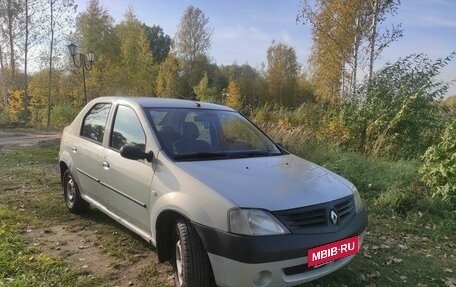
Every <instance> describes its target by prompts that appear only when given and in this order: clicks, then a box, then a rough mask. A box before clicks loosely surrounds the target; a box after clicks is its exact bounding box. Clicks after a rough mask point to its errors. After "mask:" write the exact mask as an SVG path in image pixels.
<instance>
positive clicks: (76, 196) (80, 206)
mask: <svg viewBox="0 0 456 287" xmlns="http://www.w3.org/2000/svg"><path fill="white" fill-rule="evenodd" d="M63 198H64V199H65V205H66V207H67V208H68V209H69V210H70V211H71V212H72V213H76V214H78V213H83V212H85V211H87V210H88V209H89V207H90V205H89V203H88V202H87V201H85V200H84V199H82V197H81V194H80V193H79V188H78V185H77V184H76V181H75V180H74V178H73V175H72V174H71V172H70V170H68V169H67V170H66V171H65V173H64V174H63Z"/></svg>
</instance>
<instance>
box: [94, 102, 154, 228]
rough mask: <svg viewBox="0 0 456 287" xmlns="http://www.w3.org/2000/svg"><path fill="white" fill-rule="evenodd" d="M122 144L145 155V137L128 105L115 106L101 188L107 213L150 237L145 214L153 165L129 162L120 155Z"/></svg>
mask: <svg viewBox="0 0 456 287" xmlns="http://www.w3.org/2000/svg"><path fill="white" fill-rule="evenodd" d="M125 144H132V145H136V146H139V147H141V148H142V149H143V150H144V151H145V147H146V135H145V133H144V129H143V125H142V124H141V122H140V120H139V118H138V116H137V114H136V112H135V110H134V109H133V108H132V107H130V106H127V105H123V104H120V105H118V106H117V109H116V112H115V115H114V119H113V124H112V127H111V132H110V136H109V142H108V147H107V148H106V149H105V152H104V156H103V163H102V165H103V169H102V171H103V173H102V178H101V181H102V185H103V190H104V192H106V193H107V196H108V198H109V199H108V209H110V210H111V211H112V212H114V213H115V214H116V215H118V216H120V217H122V218H123V219H125V220H127V221H128V222H129V223H131V224H133V225H134V226H136V227H138V228H140V229H141V230H143V231H145V232H146V233H150V227H149V223H150V215H149V212H148V207H149V202H150V193H151V187H150V185H151V182H152V176H153V168H152V164H151V163H150V162H148V161H147V160H130V159H126V158H124V157H122V156H121V155H120V148H121V147H122V146H123V145H125Z"/></svg>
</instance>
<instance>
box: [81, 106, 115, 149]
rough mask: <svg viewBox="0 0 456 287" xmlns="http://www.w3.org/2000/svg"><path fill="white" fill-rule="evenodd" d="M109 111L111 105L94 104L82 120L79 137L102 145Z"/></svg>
mask: <svg viewBox="0 0 456 287" xmlns="http://www.w3.org/2000/svg"><path fill="white" fill-rule="evenodd" d="M110 109H111V104H107V103H99V104H96V105H95V106H94V107H93V108H92V109H91V110H90V112H88V113H87V115H86V116H85V118H84V121H83V124H82V128H81V136H83V137H85V138H88V139H91V140H93V141H96V142H99V143H103V135H104V132H105V127H106V121H107V120H108V115H109V110H110Z"/></svg>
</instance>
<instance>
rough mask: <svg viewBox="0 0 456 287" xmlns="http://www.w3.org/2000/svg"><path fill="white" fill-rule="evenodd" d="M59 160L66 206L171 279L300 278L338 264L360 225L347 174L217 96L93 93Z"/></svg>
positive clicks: (256, 281) (240, 282) (234, 283)
mask: <svg viewBox="0 0 456 287" xmlns="http://www.w3.org/2000/svg"><path fill="white" fill-rule="evenodd" d="M59 164H60V171H61V181H62V186H63V191H64V199H65V204H66V206H67V207H68V209H69V210H70V211H71V212H73V213H82V212H84V211H86V210H87V209H88V208H89V206H90V205H92V206H93V207H95V208H97V209H99V210H101V211H102V212H104V213H106V214H107V215H108V216H110V217H112V218H113V219H114V220H116V221H118V222H119V223H121V224H123V225H124V226H126V227H127V228H129V229H131V230H132V231H134V232H135V233H137V234H139V235H140V236H141V237H143V238H144V239H145V240H147V241H148V242H150V243H151V244H152V245H154V246H155V247H156V249H157V254H158V257H159V259H160V261H171V262H172V265H173V266H174V280H175V284H176V286H183V287H185V286H199V287H204V286H216V285H217V286H231V287H242V286H254V287H260V286H261V287H266V286H274V287H277V286H295V285H299V284H302V283H304V282H308V281H310V280H314V279H316V278H319V277H322V276H325V275H327V274H329V273H332V272H334V271H336V270H337V269H339V268H341V267H343V266H344V265H346V264H347V263H348V262H349V261H350V260H351V259H352V258H353V257H354V256H355V254H356V253H358V251H359V249H360V246H361V244H362V241H363V238H364V234H365V231H366V225H367V215H366V210H365V208H364V207H363V203H362V201H361V198H360V196H359V193H358V191H357V190H356V188H355V186H354V185H353V184H352V183H350V182H349V181H348V180H346V179H344V178H342V177H341V176H339V175H337V174H335V173H333V172H331V171H329V170H327V169H324V168H322V167H320V166H318V165H316V164H313V163H311V162H309V161H307V160H305V159H302V158H300V157H297V156H295V155H293V154H290V153H288V152H287V151H286V150H284V149H283V147H281V146H280V145H278V144H276V143H274V142H273V141H272V140H271V139H270V138H269V137H268V136H267V135H266V134H265V133H263V132H262V131H261V130H260V129H258V128H257V127H256V126H255V125H254V124H252V123H251V122H250V121H249V120H248V119H247V118H245V117H244V116H242V115H241V114H239V113H238V112H236V111H234V110H233V109H231V108H228V107H224V106H220V105H214V104H208V103H201V102H194V101H186V100H175V99H158V98H122V97H102V98H97V99H95V100H92V101H91V102H90V103H88V104H87V106H86V107H85V108H84V109H83V110H82V111H81V112H80V113H79V115H78V116H77V117H76V118H75V120H74V121H73V123H72V124H71V125H69V126H67V127H66V128H65V129H64V131H63V136H62V141H61V145H60V153H59Z"/></svg>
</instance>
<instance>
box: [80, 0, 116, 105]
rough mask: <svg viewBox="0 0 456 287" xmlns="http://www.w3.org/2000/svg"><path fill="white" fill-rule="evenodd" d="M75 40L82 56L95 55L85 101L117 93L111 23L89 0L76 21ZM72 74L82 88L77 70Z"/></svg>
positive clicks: (114, 43) (96, 5) (102, 8)
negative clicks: (84, 53)
mask: <svg viewBox="0 0 456 287" xmlns="http://www.w3.org/2000/svg"><path fill="white" fill-rule="evenodd" d="M76 36H77V37H76V41H77V43H78V44H79V45H80V46H81V50H82V51H83V52H84V51H85V52H87V51H92V52H94V53H95V64H94V66H93V68H92V70H91V71H90V73H89V76H88V77H87V93H88V98H89V99H90V98H94V97H99V96H107V95H112V94H114V93H115V92H117V89H118V84H117V83H118V82H117V75H118V73H119V71H118V68H117V67H118V63H119V61H120V57H119V55H120V52H119V46H120V45H119V40H118V39H117V36H116V34H115V33H114V19H113V18H112V17H111V16H110V15H109V13H108V10H106V9H105V8H104V7H102V6H101V5H100V3H99V1H98V0H90V1H89V3H88V7H87V9H86V10H85V11H83V12H82V13H80V14H79V15H78V17H77V18H76ZM73 71H74V73H75V74H76V75H77V76H78V79H80V81H81V82H80V83H81V85H82V75H81V74H80V69H76V68H73ZM81 95H82V93H81ZM82 97H83V96H82Z"/></svg>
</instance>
